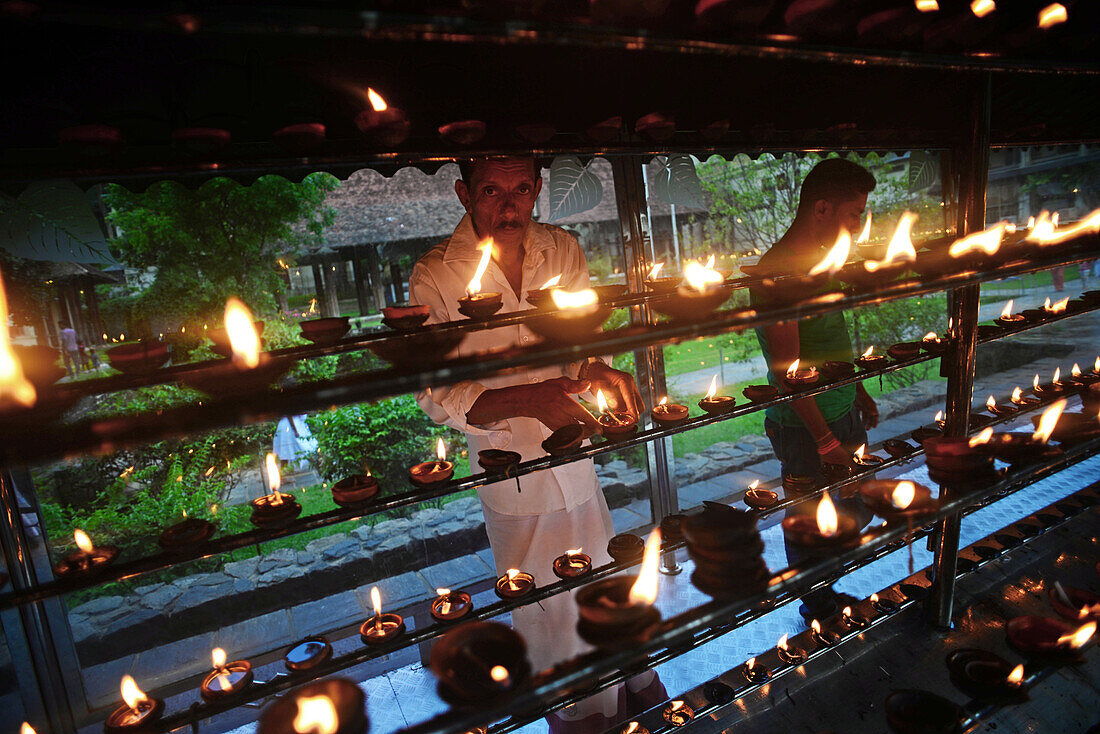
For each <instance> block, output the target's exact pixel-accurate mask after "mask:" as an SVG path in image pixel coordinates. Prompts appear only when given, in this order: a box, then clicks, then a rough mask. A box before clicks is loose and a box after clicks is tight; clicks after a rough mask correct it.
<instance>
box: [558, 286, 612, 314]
mask: <svg viewBox="0 0 1100 734" xmlns="http://www.w3.org/2000/svg"><path fill="white" fill-rule="evenodd" d="M550 297H551V298H553V299H554V305H555V306H557V307H558V308H560V309H569V308H575V309H584V310H586V311H590V310H592V309H593V308H594V307H595V306H596V304H597V303H599V301H600V297H599V296H598V295H597V294H596V291H594V290H592V289H591V288H585V289H584V290H582V291H563V290H562V289H560V288H555V289H554V290H552V291H550Z"/></svg>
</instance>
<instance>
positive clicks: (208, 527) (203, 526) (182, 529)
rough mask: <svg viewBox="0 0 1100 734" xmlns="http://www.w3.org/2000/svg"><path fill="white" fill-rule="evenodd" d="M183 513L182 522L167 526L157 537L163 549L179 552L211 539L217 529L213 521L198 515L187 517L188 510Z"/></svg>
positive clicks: (158, 543)
mask: <svg viewBox="0 0 1100 734" xmlns="http://www.w3.org/2000/svg"><path fill="white" fill-rule="evenodd" d="M183 514H184V519H183V521H182V522H178V523H176V524H175V525H171V526H169V527H167V528H165V529H164V531H163V532H161V534H160V536H159V537H158V538H157V545H159V546H160V547H161V549H162V550H164V551H167V552H169V553H178V552H180V551H185V550H187V549H189V548H194V547H195V546H198V545H201V544H203V543H205V542H206V541H208V540H210V538H211V537H213V535H214V533H215V531H216V530H217V528H216V527H215V525H214V523H212V522H209V521H207V520H203V519H201V518H197V517H187V512H186V510H185V511H184V513H183Z"/></svg>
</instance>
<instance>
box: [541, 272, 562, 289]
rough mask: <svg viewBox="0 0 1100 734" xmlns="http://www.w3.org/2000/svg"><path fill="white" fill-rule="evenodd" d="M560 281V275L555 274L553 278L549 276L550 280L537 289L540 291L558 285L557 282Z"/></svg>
mask: <svg viewBox="0 0 1100 734" xmlns="http://www.w3.org/2000/svg"><path fill="white" fill-rule="evenodd" d="M560 282H561V275H555V276H554V277H553V278H550V280H548V281H546V282H545V283H543V284H542V287H541V288H539V290H540V291H542V290H546V289H547V288H556V287H557V286H558V283H560Z"/></svg>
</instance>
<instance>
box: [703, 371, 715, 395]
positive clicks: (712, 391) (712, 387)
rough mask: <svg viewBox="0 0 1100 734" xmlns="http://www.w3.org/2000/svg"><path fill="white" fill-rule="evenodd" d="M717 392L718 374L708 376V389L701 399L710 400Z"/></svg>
mask: <svg viewBox="0 0 1100 734" xmlns="http://www.w3.org/2000/svg"><path fill="white" fill-rule="evenodd" d="M717 394H718V375H715V376H714V377H712V378H710V389H708V390H707V394H706V395H704V396H703V400H710V399H711V398H713V397H714V396H715V395H717Z"/></svg>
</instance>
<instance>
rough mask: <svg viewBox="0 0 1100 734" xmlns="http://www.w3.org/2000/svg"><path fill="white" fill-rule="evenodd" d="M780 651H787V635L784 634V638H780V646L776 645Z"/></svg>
mask: <svg viewBox="0 0 1100 734" xmlns="http://www.w3.org/2000/svg"><path fill="white" fill-rule="evenodd" d="M776 647H778V648H779V649H780V650H786V649H787V633H786V632H784V633H783V636H782V637H780V638H779V644H777V645H776Z"/></svg>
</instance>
